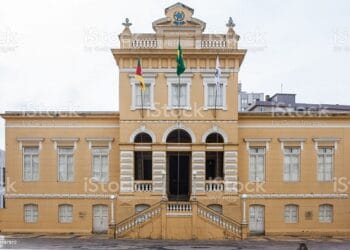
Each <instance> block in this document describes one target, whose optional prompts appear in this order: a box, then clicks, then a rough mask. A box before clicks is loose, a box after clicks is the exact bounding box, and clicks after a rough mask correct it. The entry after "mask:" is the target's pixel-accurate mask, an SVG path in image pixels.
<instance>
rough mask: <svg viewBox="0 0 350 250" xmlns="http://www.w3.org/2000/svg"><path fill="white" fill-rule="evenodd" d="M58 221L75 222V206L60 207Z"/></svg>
mask: <svg viewBox="0 0 350 250" xmlns="http://www.w3.org/2000/svg"><path fill="white" fill-rule="evenodd" d="M58 220H59V223H72V221H73V206H72V205H69V204H67V205H59V206H58Z"/></svg>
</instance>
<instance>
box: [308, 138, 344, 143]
mask: <svg viewBox="0 0 350 250" xmlns="http://www.w3.org/2000/svg"><path fill="white" fill-rule="evenodd" d="M312 140H313V141H314V142H338V141H340V140H341V139H340V138H332V137H327V138H318V137H317V138H316V137H314V138H312Z"/></svg>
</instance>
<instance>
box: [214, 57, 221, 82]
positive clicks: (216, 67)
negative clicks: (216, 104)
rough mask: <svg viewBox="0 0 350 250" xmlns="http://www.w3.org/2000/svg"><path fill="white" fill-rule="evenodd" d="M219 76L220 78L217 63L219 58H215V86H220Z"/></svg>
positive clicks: (218, 63) (218, 64)
mask: <svg viewBox="0 0 350 250" xmlns="http://www.w3.org/2000/svg"><path fill="white" fill-rule="evenodd" d="M220 76H221V69H220V62H219V56H217V57H216V66H215V83H216V85H217V86H218V85H219V84H220Z"/></svg>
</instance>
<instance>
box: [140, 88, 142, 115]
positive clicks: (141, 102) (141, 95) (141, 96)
mask: <svg viewBox="0 0 350 250" xmlns="http://www.w3.org/2000/svg"><path fill="white" fill-rule="evenodd" d="M140 92H141V117H142V118H143V91H142V87H141V88H140Z"/></svg>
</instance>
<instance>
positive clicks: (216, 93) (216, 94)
mask: <svg viewBox="0 0 350 250" xmlns="http://www.w3.org/2000/svg"><path fill="white" fill-rule="evenodd" d="M217 96H218V84H217V83H215V103H214V118H216V100H217Z"/></svg>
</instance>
